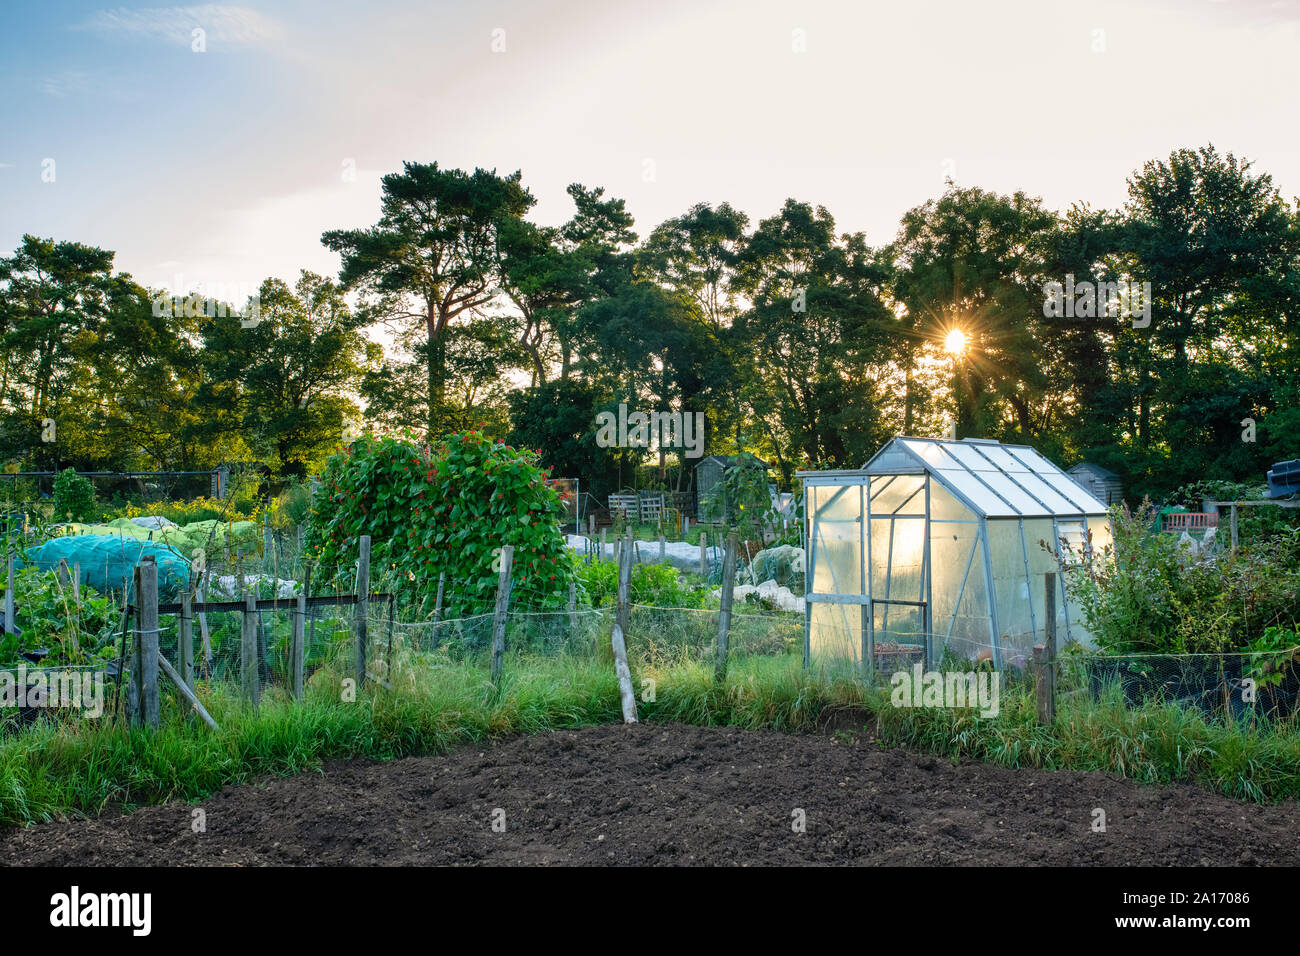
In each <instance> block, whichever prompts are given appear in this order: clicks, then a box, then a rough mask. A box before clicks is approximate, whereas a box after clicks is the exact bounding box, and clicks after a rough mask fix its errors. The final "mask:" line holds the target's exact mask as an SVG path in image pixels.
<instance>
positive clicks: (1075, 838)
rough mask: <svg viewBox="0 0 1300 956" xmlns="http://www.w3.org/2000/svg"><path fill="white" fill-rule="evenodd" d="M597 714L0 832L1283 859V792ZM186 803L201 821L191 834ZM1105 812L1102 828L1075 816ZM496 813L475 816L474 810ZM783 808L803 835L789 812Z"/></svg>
mask: <svg viewBox="0 0 1300 956" xmlns="http://www.w3.org/2000/svg"><path fill="white" fill-rule="evenodd" d="M865 719H866V718H861V719H859V718H858V717H856V716H853V717H849V718H845V717H844V716H843V715H841V718H840V720H839V721H838V722H837V724H836V726H837V727H839V728H841V729H840V730H838V731H835V732H827V733H825V734H820V735H788V734H781V733H776V732H769V731H749V730H739V729H735V728H725V727H690V726H684V725H681V724H640V725H636V726H631V727H628V726H621V725H615V726H598V727H589V728H586V729H583V730H576V731H558V732H553V733H544V734H537V735H532V736H523V737H514V738H510V739H507V740H505V741H502V742H500V743H497V744H495V745H491V746H488V745H471V746H468V747H461V748H458V749H456V750H453V751H451V752H449V753H447V754H444V755H441V756H435V757H412V758H407V759H403V760H397V761H392V762H387V763H377V762H373V761H362V760H356V761H349V762H341V763H335V764H331V765H329V766H328V767H327V769H326V772H325V773H324V774H323V775H321V774H316V773H306V774H301V775H299V776H296V777H288V778H275V779H270V780H268V781H264V782H262V783H260V784H256V785H250V786H242V787H227V788H225V789H223V790H221V791H220V792H218V793H216V794H214V795H213V796H212V797H211V798H209V799H207V800H205V801H203V802H202V803H200V804H196V805H195V806H191V805H189V804H186V803H181V802H171V803H168V804H164V805H162V806H158V807H151V808H146V809H143V810H139V811H137V812H135V813H132V814H130V815H128V816H113V815H106V816H104V817H102V818H100V819H98V820H94V821H69V822H61V823H54V824H45V825H39V826H34V827H31V828H28V829H25V830H10V831H9V832H8V833H7V834H5V835H4V836H2V837H0V863H5V864H10V865H31V864H44V865H51V864H53V865H72V864H75V865H87V864H90V865H123V864H136V865H141V864H143V865H178V864H179V865H189V864H224V865H230V864H235V865H241V864H242V865H285V864H302V865H316V866H324V865H339V864H363V865H364V864H387V865H407V864H421V865H429V864H587V865H602V864H671V865H690V864H724V865H725V864H755V865H788V864H959V865H1021V864H1067V865H1068V864H1073V865H1160V866H1173V865H1195V864H1216V865H1243V864H1289V863H1292V862H1293V861H1294V860H1295V858H1296V856H1297V854H1298V853H1300V804H1297V803H1296V802H1294V801H1288V802H1284V803H1280V804H1276V805H1267V806H1260V805H1251V804H1245V803H1241V802H1238V801H1235V800H1232V799H1230V798H1227V797H1224V796H1220V795H1217V794H1213V793H1210V792H1208V791H1206V790H1204V789H1201V788H1199V787H1194V786H1189V785H1179V786H1167V787H1154V786H1144V785H1140V784H1136V783H1132V782H1129V781H1125V780H1118V779H1115V778H1112V777H1109V776H1106V775H1103V774H1099V773H1067V772H1048V771H1040V770H1026V769H1022V770H1012V769H1007V768H1003V767H997V766H992V765H989V764H980V763H968V762H963V763H961V764H959V765H954V764H952V763H950V762H948V761H945V760H940V759H936V758H934V757H931V756H926V755H920V754H917V753H914V752H911V751H907V750H901V749H884V748H882V747H880V746H879V745H878V744H877V743H876V742H875V741H873V740H871V739H869V738H867V737H866V736H864V735H862V734H850V733H846V731H848V730H852V729H855V728H857V727H861V726H862V724H863V722H864V720H865ZM195 807H202V808H203V810H204V811H205V814H206V832H203V833H195V832H193V830H192V827H191V824H192V822H193V819H194V818H193V816H192V811H193V810H194V809H195ZM1098 807H1100V808H1103V809H1104V810H1105V812H1106V822H1107V827H1106V831H1105V832H1104V833H1099V832H1094V831H1093V829H1092V824H1093V819H1094V815H1093V812H1094V809H1095V808H1098ZM498 808H500V809H501V810H504V811H505V816H504V820H505V832H504V833H501V832H494V831H493V828H492V820H493V811H494V810H496V809H498ZM796 809H799V810H802V811H803V812H804V814H805V816H806V821H807V831H806V832H804V833H796V832H794V830H793V829H792V826H791V823H792V820H793V819H794V817H793V814H794V811H795V810H796Z"/></svg>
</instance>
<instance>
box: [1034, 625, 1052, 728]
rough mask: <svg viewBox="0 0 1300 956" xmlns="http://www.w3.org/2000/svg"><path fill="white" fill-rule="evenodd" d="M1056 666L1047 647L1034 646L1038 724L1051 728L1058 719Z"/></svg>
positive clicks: (1042, 645) (1041, 645)
mask: <svg viewBox="0 0 1300 956" xmlns="http://www.w3.org/2000/svg"><path fill="white" fill-rule="evenodd" d="M1053 670H1054V665H1053V664H1052V662H1051V660H1050V659H1049V658H1048V656H1047V646H1046V645H1044V644H1035V645H1034V691H1035V693H1036V695H1037V697H1038V722H1039V723H1040V724H1042V725H1043V726H1044V727H1050V726H1051V725H1052V721H1053V720H1055V719H1056V694H1055V687H1054V686H1053V684H1054V682H1053V680H1052V671H1053Z"/></svg>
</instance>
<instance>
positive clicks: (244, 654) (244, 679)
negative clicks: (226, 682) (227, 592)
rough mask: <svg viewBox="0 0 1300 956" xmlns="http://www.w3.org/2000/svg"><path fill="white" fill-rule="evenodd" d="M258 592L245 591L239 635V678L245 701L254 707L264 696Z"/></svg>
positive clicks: (246, 589)
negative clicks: (259, 657)
mask: <svg viewBox="0 0 1300 956" xmlns="http://www.w3.org/2000/svg"><path fill="white" fill-rule="evenodd" d="M257 663H258V662H257V592H256V591H255V590H253V589H251V588H245V589H244V612H243V616H242V625H241V628H240V634H239V676H240V687H241V689H242V690H243V694H244V699H245V700H247V701H248V702H249V703H251V704H252V705H253V706H254V707H256V706H257V705H258V703H259V702H260V700H261V696H262V682H261V679H260V675H259V673H258V667H257Z"/></svg>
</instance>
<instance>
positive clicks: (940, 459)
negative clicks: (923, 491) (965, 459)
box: [901, 439, 962, 468]
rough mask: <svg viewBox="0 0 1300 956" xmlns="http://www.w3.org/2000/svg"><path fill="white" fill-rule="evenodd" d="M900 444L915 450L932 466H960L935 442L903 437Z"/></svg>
mask: <svg viewBox="0 0 1300 956" xmlns="http://www.w3.org/2000/svg"><path fill="white" fill-rule="evenodd" d="M901 444H902V445H903V446H904V447H906V448H907V449H908V450H910V451H913V452H915V453H916V454H918V455H920V456H921V458H923V459H924V460H925V463H926V464H927V465H929V466H930V467H932V468H961V467H962V466H961V463H960V462H958V461H957V460H956V459H954V458H953V457H952V456H951V455H949V454H948V453H947V452H946V451H944V450H943V446H942V445H940V444H939V443H937V442H929V441H909V440H907V439H903V440H902V441H901Z"/></svg>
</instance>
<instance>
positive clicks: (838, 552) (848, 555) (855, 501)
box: [809, 485, 863, 594]
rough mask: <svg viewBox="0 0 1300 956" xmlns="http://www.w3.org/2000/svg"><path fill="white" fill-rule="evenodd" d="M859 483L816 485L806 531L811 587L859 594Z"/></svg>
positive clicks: (860, 497)
mask: <svg viewBox="0 0 1300 956" xmlns="http://www.w3.org/2000/svg"><path fill="white" fill-rule="evenodd" d="M862 493H863V486H862V485H843V486H840V487H833V486H830V485H823V486H821V487H819V488H817V494H816V496H815V502H816V508H815V510H814V512H813V520H812V526H811V531H810V534H809V537H810V540H811V542H812V549H813V554H812V557H813V591H815V592H817V593H819V594H862V593H863V590H862V511H863V509H862Z"/></svg>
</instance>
